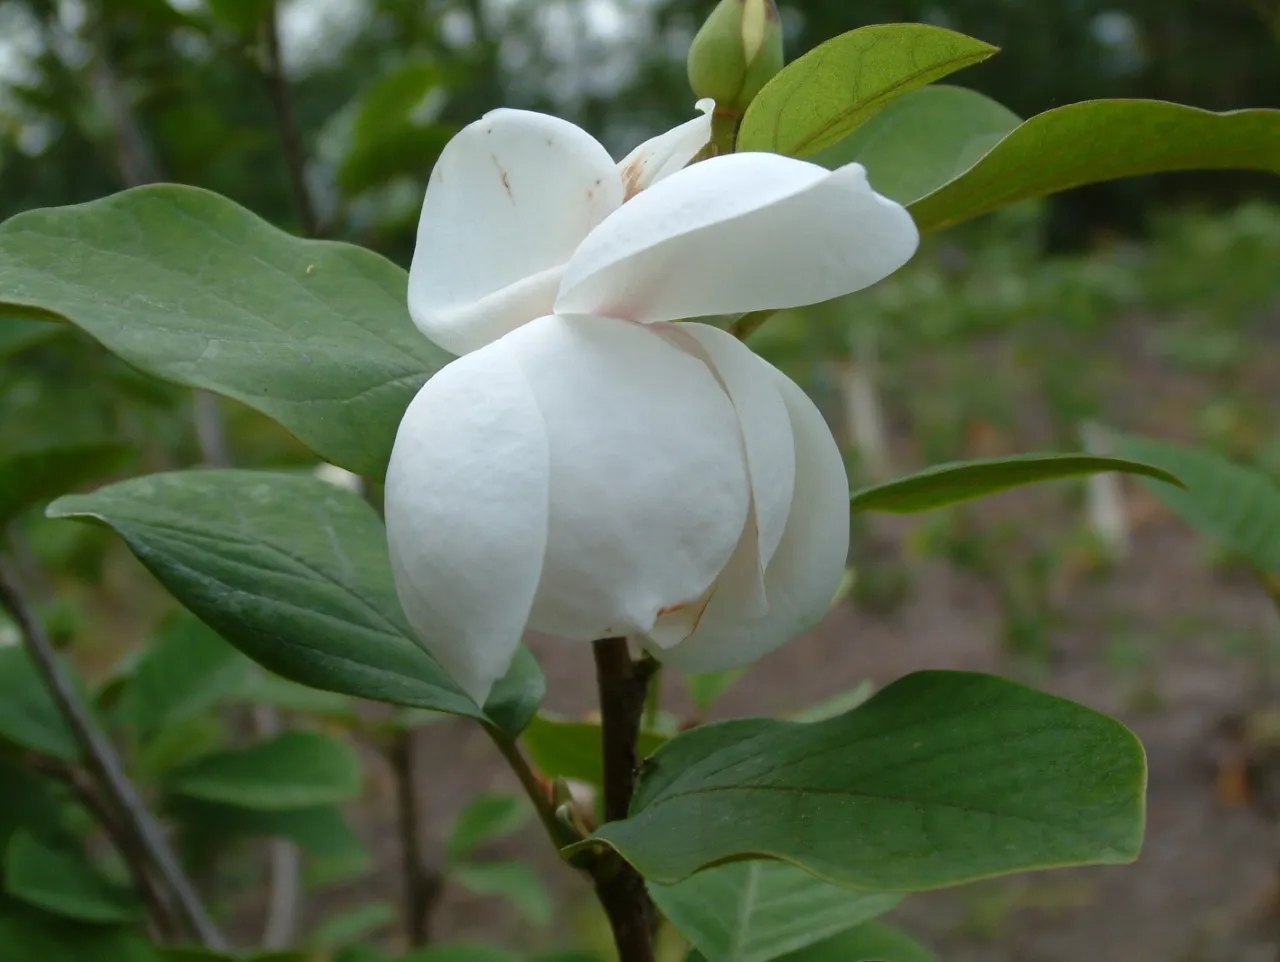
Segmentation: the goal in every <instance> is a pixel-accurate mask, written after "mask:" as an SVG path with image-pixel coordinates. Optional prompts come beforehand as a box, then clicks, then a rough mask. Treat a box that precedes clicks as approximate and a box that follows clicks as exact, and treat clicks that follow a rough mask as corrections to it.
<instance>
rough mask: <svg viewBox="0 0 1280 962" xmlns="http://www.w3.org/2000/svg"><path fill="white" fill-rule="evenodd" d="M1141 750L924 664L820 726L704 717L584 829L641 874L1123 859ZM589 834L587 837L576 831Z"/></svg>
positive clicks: (891, 874)
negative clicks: (769, 863) (749, 861)
mask: <svg viewBox="0 0 1280 962" xmlns="http://www.w3.org/2000/svg"><path fill="white" fill-rule="evenodd" d="M1145 785H1146V763H1145V758H1144V755H1143V752H1142V746H1141V745H1140V744H1139V743H1138V740H1137V739H1136V738H1135V737H1134V736H1133V734H1132V733H1131V732H1129V731H1128V730H1127V729H1126V728H1124V726H1122V725H1120V724H1119V723H1118V722H1115V721H1113V720H1112V719H1110V718H1107V717H1105V716H1104V715H1100V714H1098V713H1097V712H1094V711H1091V710H1090V709H1088V708H1085V707H1083V706H1081V705H1077V704H1075V703H1073V702H1069V701H1066V700H1064V699H1061V698H1055V697H1053V696H1051V695H1046V694H1042V693H1041V692H1037V691H1035V690H1033V689H1031V688H1026V687H1024V686H1022V685H1018V684H1015V683H1013V682H1010V681H1005V680H1003V679H1000V678H994V677H991V676H986V675H975V674H968V673H964V672H939V671H929V672H920V673H917V674H914V675H909V676H907V677H906V678H903V679H901V680H899V681H897V682H895V683H894V684H892V685H890V686H889V687H887V688H885V689H884V690H883V691H881V692H879V693H878V694H876V695H875V696H874V697H872V698H871V699H870V700H869V701H867V702H866V703H865V704H863V705H861V706H860V707H858V708H856V709H854V710H853V711H851V712H848V713H846V714H844V715H841V716H839V717H837V718H833V719H831V720H830V721H825V722H816V723H808V724H806V723H801V722H782V721H773V720H770V719H745V720H741V721H732V722H723V723H720V724H714V725H704V726H702V727H699V728H695V729H693V730H691V731H688V732H685V733H684V734H681V735H678V736H676V737H675V738H673V739H672V740H671V741H670V742H668V743H667V744H666V745H665V746H664V747H663V748H662V749H660V750H659V751H658V753H657V755H656V756H655V757H654V759H653V761H652V762H651V763H650V764H649V765H648V766H646V768H645V771H644V772H643V774H642V775H641V778H640V784H639V786H638V788H637V791H636V795H635V798H634V800H633V803H632V809H631V816H630V817H629V818H627V819H624V820H622V821H617V822H610V823H608V824H606V825H603V826H601V828H600V829H599V830H598V831H597V832H596V837H597V838H599V839H602V840H603V841H605V842H607V843H609V844H610V845H612V846H613V847H614V848H616V849H617V850H618V851H620V852H621V853H622V854H623V856H624V857H626V858H627V860H628V861H630V862H631V863H632V864H633V865H635V866H636V867H637V868H638V869H639V870H640V872H641V873H642V874H643V875H644V876H645V878H647V879H649V880H650V881H651V882H654V881H656V882H660V883H665V884H671V883H675V882H679V881H681V880H682V879H685V878H687V877H689V876H690V875H692V874H693V873H694V872H696V871H698V870H699V869H701V868H706V867H709V866H714V865H717V864H719V863H722V862H725V861H728V860H733V859H740V858H743V857H746V856H756V857H760V858H773V859H778V860H781V861H786V862H791V863H793V864H795V865H797V866H799V867H800V868H803V869H805V870H806V871H808V872H811V873H812V874H814V875H816V876H818V877H819V878H822V879H825V880H827V881H830V882H833V883H837V884H842V885H848V886H850V887H854V888H859V889H863V890H867V891H873V892H907V891H917V890H922V889H931V888H939V887H942V886H947V885H956V884H959V883H962V882H968V881H972V880H975V879H979V878H986V877H989V876H993V875H1001V874H1005V873H1008V872H1017V871H1025V870H1028V869H1038V868H1053V867H1059V866H1066V865H1083V864H1094V863H1118V862H1128V861H1132V860H1133V859H1134V858H1136V857H1137V854H1138V850H1139V848H1140V847H1141V843H1142V832H1143V823H1144V792H1145ZM588 844H590V843H588Z"/></svg>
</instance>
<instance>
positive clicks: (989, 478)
mask: <svg viewBox="0 0 1280 962" xmlns="http://www.w3.org/2000/svg"><path fill="white" fill-rule="evenodd" d="M1107 471H1119V472H1123V473H1125V474H1144V475H1146V476H1147V477H1151V478H1159V479H1160V480H1162V481H1167V482H1169V483H1171V484H1178V483H1179V482H1178V479H1177V478H1176V477H1174V476H1173V475H1171V474H1169V472H1167V471H1165V470H1164V469H1163V468H1159V467H1156V466H1155V465H1150V464H1143V463H1141V462H1139V461H1130V460H1128V459H1126V458H1112V457H1104V456H1102V455H1094V454H1021V455H1015V456H1013V457H1008V458H984V459H982V460H977V461H954V462H952V463H950V464H939V465H936V466H935V467H932V468H926V469H925V470H924V471H920V472H918V473H916V474H911V475H908V476H907V477H905V478H898V479H896V480H894V481H888V482H886V483H884V484H877V485H875V486H874V487H871V488H863V489H862V490H861V491H855V492H854V494H853V497H852V498H850V501H849V503H850V506H851V507H852V508H853V510H855V511H889V512H893V513H895V514H911V513H913V512H916V511H931V510H933V509H934V508H941V507H943V506H944V505H948V504H955V503H957V502H960V501H968V500H971V499H972V498H981V497H985V496H986V495H989V494H996V493H998V492H1000V491H1007V490H1008V489H1010V488H1017V487H1020V486H1022V485H1025V484H1036V483H1038V482H1040V481H1053V480H1056V479H1058V478H1070V477H1076V476H1079V475H1084V474H1102V473H1104V472H1107Z"/></svg>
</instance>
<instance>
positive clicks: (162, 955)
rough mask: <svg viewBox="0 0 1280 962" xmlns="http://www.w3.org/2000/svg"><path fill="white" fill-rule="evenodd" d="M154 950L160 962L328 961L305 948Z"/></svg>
mask: <svg viewBox="0 0 1280 962" xmlns="http://www.w3.org/2000/svg"><path fill="white" fill-rule="evenodd" d="M156 952H158V953H159V955H158V956H157V958H158V959H159V960H160V962H328V960H327V959H326V958H324V957H323V956H322V955H319V954H317V953H315V952H312V951H310V950H307V949H290V950H287V951H284V952H253V951H249V952H233V953H227V952H214V951H213V950H212V949H204V948H197V947H196V946H193V945H164V946H158V947H157V948H156ZM95 962H96V960H95Z"/></svg>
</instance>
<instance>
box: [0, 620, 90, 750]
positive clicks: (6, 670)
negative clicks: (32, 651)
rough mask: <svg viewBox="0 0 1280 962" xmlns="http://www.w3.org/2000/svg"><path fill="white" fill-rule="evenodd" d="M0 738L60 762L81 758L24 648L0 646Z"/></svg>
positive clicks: (56, 707) (73, 740)
mask: <svg viewBox="0 0 1280 962" xmlns="http://www.w3.org/2000/svg"><path fill="white" fill-rule="evenodd" d="M0 739H3V740H5V741H10V742H13V743H14V744H15V745H20V746H21V747H23V748H30V749H32V750H33V751H37V752H40V753H42V754H44V755H51V756H53V757H54V758H58V759H61V760H62V761H67V762H70V761H75V760H76V759H78V758H79V757H80V749H79V746H77V745H76V740H75V738H74V737H73V736H72V734H71V729H70V728H68V727H67V723H66V722H65V721H63V720H62V714H61V713H60V712H59V711H58V706H57V704H56V703H55V702H54V700H53V696H52V695H50V694H49V689H48V688H46V687H45V684H44V679H43V678H42V677H41V675H40V673H39V672H38V671H37V670H36V666H35V665H34V664H32V662H31V659H30V658H29V657H27V652H26V649H25V648H22V647H20V646H17V645H13V646H10V647H7V648H0Z"/></svg>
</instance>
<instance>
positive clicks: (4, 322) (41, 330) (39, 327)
mask: <svg viewBox="0 0 1280 962" xmlns="http://www.w3.org/2000/svg"><path fill="white" fill-rule="evenodd" d="M65 330H66V327H65V326H64V325H62V324H57V323H51V322H50V321H36V320H30V319H28V318H25V317H14V316H11V315H0V360H3V359H4V358H6V357H11V356H13V355H14V354H21V353H22V352H23V351H25V350H26V349H27V348H29V347H35V346H36V345H37V344H42V343H44V342H45V341H47V340H48V339H49V338H51V337H55V336H56V335H58V334H60V333H62V332H63V331H65Z"/></svg>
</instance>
